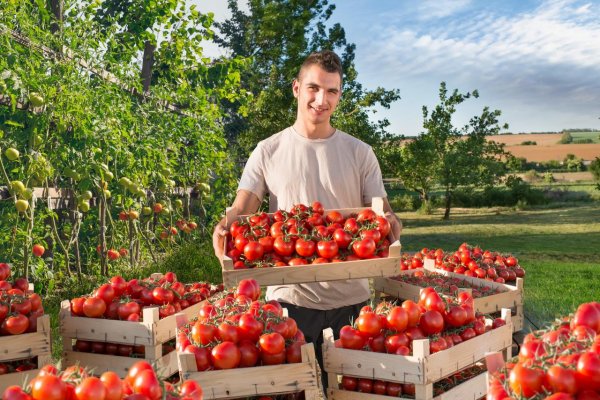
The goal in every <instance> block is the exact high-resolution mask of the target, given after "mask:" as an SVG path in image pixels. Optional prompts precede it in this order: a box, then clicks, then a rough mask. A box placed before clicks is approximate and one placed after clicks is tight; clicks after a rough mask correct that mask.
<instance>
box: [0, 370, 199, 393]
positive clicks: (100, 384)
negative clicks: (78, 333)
mask: <svg viewBox="0 0 600 400" xmlns="http://www.w3.org/2000/svg"><path fill="white" fill-rule="evenodd" d="M202 398H203V391H202V387H201V386H200V385H199V384H198V383H197V382H195V381H192V380H187V381H184V382H182V383H181V384H178V385H176V386H175V385H173V384H171V383H169V382H163V381H161V380H159V378H158V377H157V375H156V373H155V371H154V370H153V368H152V366H151V365H150V364H149V363H148V362H146V361H138V362H137V363H135V364H134V365H132V367H131V368H130V369H129V372H128V374H127V376H126V377H125V378H124V379H121V378H120V377H119V376H118V375H117V374H116V373H115V372H112V371H108V372H105V373H103V374H102V375H101V376H100V377H99V378H98V377H95V376H91V375H90V374H89V372H88V371H87V370H85V369H84V368H82V367H79V366H71V367H68V368H66V369H65V370H64V371H60V370H59V369H58V368H57V367H56V366H54V365H52V364H48V365H46V366H44V367H42V368H41V369H40V372H39V373H38V375H37V376H36V377H35V378H33V379H32V380H31V382H29V385H28V386H27V387H26V388H25V389H23V388H21V387H20V386H9V387H8V388H6V389H5V390H4V394H3V397H2V399H3V400H17V399H18V400H50V399H51V400H70V399H73V400H75V399H76V400H84V399H86V400H88V399H101V400H121V399H125V400H159V399H172V400H175V399H181V400H202Z"/></svg>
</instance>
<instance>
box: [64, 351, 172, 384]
mask: <svg viewBox="0 0 600 400" xmlns="http://www.w3.org/2000/svg"><path fill="white" fill-rule="evenodd" d="M141 360H143V358H136V357H122V356H112V355H108V354H95V353H82V352H79V351H64V352H63V365H65V366H70V365H81V366H82V367H86V368H89V369H90V370H91V371H92V373H93V374H94V375H97V376H100V375H101V374H102V373H104V372H106V371H114V372H116V373H117V375H119V376H120V377H121V378H124V377H125V376H127V372H128V371H129V368H130V367H131V366H132V365H133V364H135V363H136V362H138V361H141ZM147 361H148V362H150V363H151V364H152V365H153V367H154V369H155V371H156V374H157V375H158V376H159V378H167V377H169V376H171V375H173V374H175V373H177V371H178V368H177V352H176V351H171V352H169V353H167V354H165V355H164V356H162V357H160V358H159V359H157V360H155V361H152V360H147Z"/></svg>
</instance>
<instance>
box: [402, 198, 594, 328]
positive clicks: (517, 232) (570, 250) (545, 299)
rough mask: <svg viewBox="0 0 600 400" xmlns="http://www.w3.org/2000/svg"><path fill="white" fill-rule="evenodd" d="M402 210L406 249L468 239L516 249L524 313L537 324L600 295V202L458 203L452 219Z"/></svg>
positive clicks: (449, 244) (494, 247)
mask: <svg viewBox="0 0 600 400" xmlns="http://www.w3.org/2000/svg"><path fill="white" fill-rule="evenodd" d="M441 216H442V211H441V210H440V211H438V212H436V213H435V214H433V215H427V216H424V215H418V214H416V213H402V214H401V217H402V220H403V223H404V230H403V236H402V246H403V248H402V250H403V251H404V252H414V251H418V250H420V249H421V248H423V247H428V248H438V247H441V248H443V249H444V250H447V251H450V250H455V249H457V248H458V246H459V245H460V244H461V243H463V242H467V243H469V244H473V245H475V244H477V245H479V246H481V247H482V248H484V249H490V250H496V251H500V252H503V253H513V254H514V255H516V256H517V257H518V258H519V261H520V264H521V265H522V266H523V267H524V268H525V269H526V272H527V275H526V277H525V315H526V317H527V319H529V320H530V321H531V323H533V324H534V326H540V325H544V324H545V323H547V322H550V321H552V320H553V319H554V318H555V317H558V316H560V315H564V314H567V313H569V312H572V311H574V309H575V307H576V306H577V305H578V304H580V303H582V302H586V301H591V300H596V301H600V205H599V204H597V203H594V205H587V206H581V207H567V208H556V209H543V210H526V211H513V210H511V209H501V208H491V209H476V210H473V209H469V210H466V209H455V210H453V211H452V214H451V219H450V221H442V220H441Z"/></svg>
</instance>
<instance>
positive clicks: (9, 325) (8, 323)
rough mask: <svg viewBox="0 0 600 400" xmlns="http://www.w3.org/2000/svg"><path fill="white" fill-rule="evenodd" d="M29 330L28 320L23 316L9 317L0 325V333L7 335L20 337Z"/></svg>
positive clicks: (13, 315) (14, 315)
mask: <svg viewBox="0 0 600 400" xmlns="http://www.w3.org/2000/svg"><path fill="white" fill-rule="evenodd" d="M27 328H29V319H28V318H27V317H26V316H24V315H23V314H12V315H9V316H8V317H7V318H6V319H5V320H4V321H2V324H1V325H0V331H4V332H7V333H8V334H9V335H20V334H22V333H25V331H27Z"/></svg>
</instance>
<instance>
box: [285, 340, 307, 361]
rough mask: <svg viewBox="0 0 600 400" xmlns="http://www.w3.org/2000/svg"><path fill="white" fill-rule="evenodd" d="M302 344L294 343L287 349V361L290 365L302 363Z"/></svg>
mask: <svg viewBox="0 0 600 400" xmlns="http://www.w3.org/2000/svg"><path fill="white" fill-rule="evenodd" d="M303 345H304V343H302V342H293V343H292V344H290V345H289V346H287V347H286V348H285V361H286V363H288V364H294V363H299V362H302V346H303Z"/></svg>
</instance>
